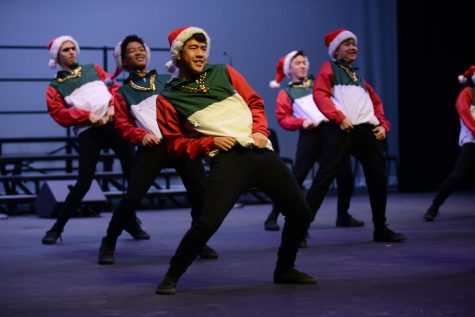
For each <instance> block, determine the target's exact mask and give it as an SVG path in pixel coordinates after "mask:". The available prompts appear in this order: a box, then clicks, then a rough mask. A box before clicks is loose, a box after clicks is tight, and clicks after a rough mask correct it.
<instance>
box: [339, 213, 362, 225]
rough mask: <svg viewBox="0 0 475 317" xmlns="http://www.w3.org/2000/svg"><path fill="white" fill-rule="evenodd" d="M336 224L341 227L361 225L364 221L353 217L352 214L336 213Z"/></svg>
mask: <svg viewBox="0 0 475 317" xmlns="http://www.w3.org/2000/svg"><path fill="white" fill-rule="evenodd" d="M336 226H337V227H342V228H350V227H363V226H364V221H361V220H358V219H356V218H353V216H352V215H350V214H348V213H345V215H341V216H340V215H338V217H337V218H336Z"/></svg>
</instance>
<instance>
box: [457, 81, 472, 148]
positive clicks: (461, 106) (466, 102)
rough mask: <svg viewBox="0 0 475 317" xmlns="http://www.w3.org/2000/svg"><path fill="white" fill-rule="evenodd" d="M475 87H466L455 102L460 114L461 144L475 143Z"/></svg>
mask: <svg viewBox="0 0 475 317" xmlns="http://www.w3.org/2000/svg"><path fill="white" fill-rule="evenodd" d="M474 95H475V88H473V87H465V88H464V89H462V91H461V92H460V94H459V96H458V97H457V101H456V103H455V107H456V108H457V112H458V114H459V116H460V135H459V145H460V146H462V145H464V144H465V143H475V100H474V98H473V96H474Z"/></svg>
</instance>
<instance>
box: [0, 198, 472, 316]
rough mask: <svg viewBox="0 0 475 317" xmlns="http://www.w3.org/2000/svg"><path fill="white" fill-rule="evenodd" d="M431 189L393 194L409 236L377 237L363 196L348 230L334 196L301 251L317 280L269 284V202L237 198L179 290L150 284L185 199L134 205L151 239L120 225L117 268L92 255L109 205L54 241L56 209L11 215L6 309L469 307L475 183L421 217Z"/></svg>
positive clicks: (5, 242)
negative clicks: (158, 289) (177, 204)
mask: <svg viewBox="0 0 475 317" xmlns="http://www.w3.org/2000/svg"><path fill="white" fill-rule="evenodd" d="M432 196H433V194H429V193H423V194H420V193H419V194H400V193H391V195H390V196H389V200H388V212H387V216H388V221H389V224H390V228H392V229H393V230H395V231H399V232H402V233H404V234H405V235H407V237H408V241H407V242H406V243H402V244H384V243H383V244H381V243H374V242H372V226H371V216H370V208H369V202H368V197H367V195H365V194H357V195H356V196H355V197H354V198H353V200H352V205H351V210H350V212H351V213H352V214H353V215H354V216H355V217H356V218H359V219H362V220H364V221H365V222H366V225H365V227H363V228H350V229H343V228H336V227H335V225H334V224H335V214H336V212H335V205H336V199H335V196H334V195H330V196H329V197H327V199H326V200H325V202H324V205H323V207H322V209H321V210H320V212H319V213H318V215H317V217H316V221H315V222H314V223H313V224H312V226H311V229H310V240H309V247H308V248H307V249H303V250H301V251H300V252H299V256H298V259H297V267H298V268H299V269H301V270H302V271H305V272H307V273H309V274H311V275H315V276H316V277H317V279H318V285H301V286H295V285H290V286H289V285H275V284H273V283H272V273H273V269H274V264H275V260H276V251H277V247H278V244H279V240H280V232H278V233H276V232H266V231H264V228H263V221H264V219H265V217H266V215H267V213H268V212H269V210H270V208H271V206H270V205H265V204H264V205H263V204H261V205H247V206H244V207H243V208H239V209H238V208H236V209H234V210H233V211H232V212H231V213H230V215H229V216H228V218H226V220H225V222H224V224H223V226H222V227H221V228H220V230H219V231H218V232H217V233H216V235H215V236H214V237H213V238H212V239H211V240H210V242H209V244H210V245H211V246H212V247H213V248H215V249H216V250H217V251H219V253H220V258H219V260H200V259H198V260H196V261H195V262H194V263H193V265H192V266H191V267H190V268H189V270H188V272H187V273H186V274H185V275H184V276H183V277H182V278H181V280H180V281H179V283H178V287H177V294H176V295H175V296H159V295H155V293H154V290H155V286H156V285H157V283H158V282H159V281H160V279H161V277H162V276H163V274H164V273H165V271H166V269H167V267H168V261H169V258H170V257H171V255H172V254H173V252H174V249H175V247H176V246H177V244H178V242H179V240H180V238H181V236H182V235H183V233H184V232H185V230H186V229H187V227H188V225H189V223H190V216H189V211H188V210H187V209H170V210H160V211H152V210H147V211H141V212H139V213H138V214H139V217H140V218H141V220H142V222H143V227H144V228H145V229H146V230H147V231H148V232H149V233H150V234H151V235H152V239H151V240H149V241H133V240H132V239H131V237H130V236H128V235H127V234H126V233H124V234H123V235H122V236H121V238H120V240H119V242H118V245H117V254H116V264H115V265H113V266H100V265H98V264H97V250H98V247H99V244H100V240H101V237H102V236H103V235H104V233H105V230H106V227H107V224H108V221H109V219H110V216H111V214H110V213H102V215H101V217H97V218H78V219H71V220H70V222H69V223H68V225H67V226H66V229H65V232H64V234H63V242H62V243H60V244H58V245H52V246H44V245H42V244H41V242H40V240H41V237H42V236H43V234H44V232H45V231H46V230H47V229H48V228H49V227H50V226H51V224H52V222H53V221H52V219H41V218H38V217H37V216H34V215H26V216H25V215H22V216H11V217H9V218H8V219H3V220H0V248H1V252H0V316H2V317H7V316H22V317H25V316H58V317H59V316H61V317H64V316H88V317H89V316H225V317H232V316H272V317H276V316H295V317H296V316H474V315H475V302H474V299H475V212H474V211H475V208H474V204H475V200H474V193H473V192H464V193H456V194H453V195H452V196H451V197H449V199H448V201H447V202H446V204H445V205H444V206H443V207H442V208H441V217H440V218H437V219H436V221H435V222H433V223H426V222H424V221H422V215H423V214H424V211H425V210H426V209H427V207H428V206H429V204H430V201H431V199H432ZM279 222H280V224H282V222H283V219H282V218H280V219H279Z"/></svg>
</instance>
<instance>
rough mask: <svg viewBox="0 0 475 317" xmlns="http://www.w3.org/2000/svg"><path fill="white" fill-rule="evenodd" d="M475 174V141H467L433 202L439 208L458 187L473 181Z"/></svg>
mask: <svg viewBox="0 0 475 317" xmlns="http://www.w3.org/2000/svg"><path fill="white" fill-rule="evenodd" d="M474 175H475V143H465V144H464V145H463V146H462V149H461V150H460V154H459V157H458V159H457V162H456V163H455V166H454V169H453V170H452V172H451V173H450V175H449V176H448V177H447V178H446V180H445V181H444V182H443V183H442V185H441V186H440V188H439V190H438V191H437V194H436V195H435V197H434V200H433V202H432V204H433V205H434V207H436V208H439V207H440V206H442V204H443V203H444V202H445V200H446V199H447V197H449V196H450V194H451V193H452V192H453V191H454V190H456V189H457V188H459V187H461V186H463V185H466V184H469V183H470V182H473V179H474Z"/></svg>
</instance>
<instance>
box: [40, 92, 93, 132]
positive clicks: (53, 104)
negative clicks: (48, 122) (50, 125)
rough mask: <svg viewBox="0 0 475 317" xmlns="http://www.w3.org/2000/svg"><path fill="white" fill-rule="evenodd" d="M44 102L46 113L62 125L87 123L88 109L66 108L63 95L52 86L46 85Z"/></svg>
mask: <svg viewBox="0 0 475 317" xmlns="http://www.w3.org/2000/svg"><path fill="white" fill-rule="evenodd" d="M46 104H47V106H48V113H49V114H50V115H51V117H52V118H53V119H54V121H56V122H57V123H59V124H60V125H61V126H63V127H70V126H73V125H84V124H87V123H89V113H90V112H89V110H85V109H78V108H75V107H72V108H68V107H67V106H66V102H65V101H64V98H63V96H61V94H60V93H59V92H58V91H57V90H56V89H55V88H53V87H52V86H48V90H47V91H46Z"/></svg>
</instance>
